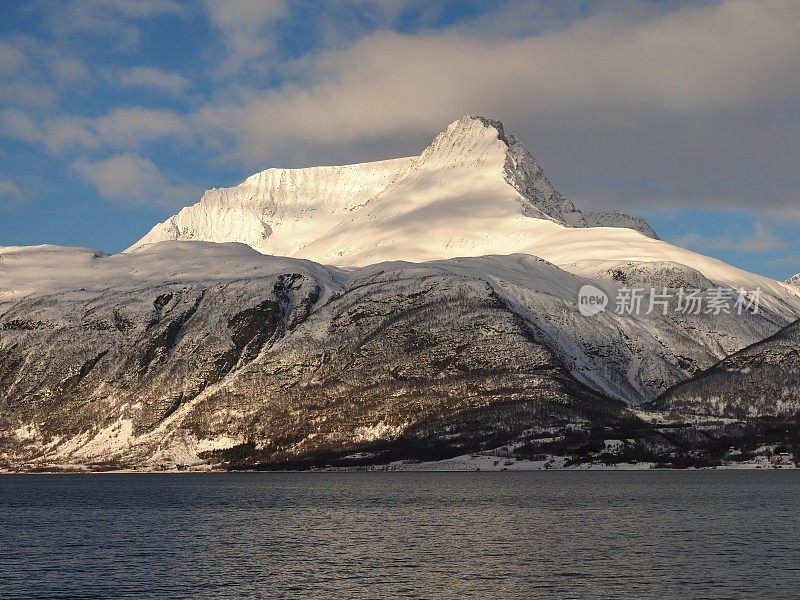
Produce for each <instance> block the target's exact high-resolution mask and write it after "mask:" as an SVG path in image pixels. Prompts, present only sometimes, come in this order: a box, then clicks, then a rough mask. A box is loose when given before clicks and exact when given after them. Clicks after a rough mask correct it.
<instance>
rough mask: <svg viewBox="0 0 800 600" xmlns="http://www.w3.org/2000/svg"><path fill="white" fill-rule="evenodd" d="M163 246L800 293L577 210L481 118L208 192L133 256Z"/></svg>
mask: <svg viewBox="0 0 800 600" xmlns="http://www.w3.org/2000/svg"><path fill="white" fill-rule="evenodd" d="M166 240H202V241H212V242H241V243H244V244H248V245H249V246H251V247H253V248H255V249H256V250H258V251H259V252H262V253H265V254H270V255H276V256H292V257H297V258H305V259H309V260H313V261H315V262H318V263H321V264H326V265H337V266H344V267H351V266H365V265H370V264H375V263H378V262H384V261H393V260H406V261H412V262H421V261H428V260H440V259H447V258H455V257H459V256H483V255H487V254H503V255H508V254H515V253H520V254H530V255H533V256H538V257H541V258H544V259H545V260H548V261H550V262H552V263H553V264H555V265H558V266H559V267H561V268H563V269H565V270H566V271H569V272H571V273H574V274H577V275H581V276H589V277H595V276H597V275H598V273H601V272H605V271H608V270H609V269H611V268H613V267H614V266H616V265H620V264H629V263H643V262H654V263H658V264H665V263H677V264H681V265H686V266H688V267H689V268H691V269H694V270H696V271H699V272H700V273H702V274H703V275H704V276H705V277H707V278H708V279H710V280H711V281H713V282H714V283H716V284H719V285H725V286H730V287H736V288H738V287H744V288H746V289H756V288H757V287H761V288H762V289H764V288H766V289H769V290H770V292H771V293H772V294H773V295H775V296H778V297H780V296H783V297H789V296H795V295H796V294H795V293H793V292H791V291H787V289H786V288H785V286H782V285H781V284H780V283H778V282H775V281H773V280H770V279H768V278H766V277H759V276H755V275H753V274H751V273H747V272H745V271H742V270H741V269H737V268H734V267H732V266H730V265H727V264H725V263H723V262H722V261H719V260H716V259H712V258H709V257H706V256H703V255H700V254H697V253H695V252H691V251H689V250H685V249H683V248H679V247H677V246H673V245H671V244H668V243H666V242H663V241H661V240H659V239H657V236H656V235H655V233H654V232H653V230H652V229H651V228H650V226H649V225H647V223H646V222H645V221H644V220H643V219H640V218H637V217H631V216H629V215H625V214H623V213H619V212H615V211H611V212H603V213H587V214H584V213H582V212H580V211H579V210H577V209H576V208H575V207H574V206H573V204H572V202H571V201H570V200H568V199H567V198H565V197H564V196H563V195H561V194H560V193H559V192H558V191H557V190H556V189H555V187H554V186H553V185H552V183H551V182H550V180H549V179H548V178H547V177H546V176H545V174H544V172H543V171H542V169H541V167H540V166H539V164H538V163H537V162H536V160H535V159H534V157H533V156H532V155H531V153H530V152H529V151H528V150H527V149H526V148H525V147H524V146H523V145H522V144H521V143H520V142H519V141H518V140H517V139H516V138H515V137H514V136H513V135H510V134H506V133H505V131H504V128H503V125H502V124H501V123H500V122H499V121H494V120H489V119H485V118H482V117H470V116H467V117H463V118H461V119H459V120H458V121H455V122H453V123H452V124H450V125H449V126H448V127H447V129H445V130H444V131H442V132H441V133H440V134H439V135H437V136H436V137H435V139H434V140H433V141H432V142H431V144H430V145H429V146H428V147H427V148H426V149H425V150H424V151H423V152H422V154H420V155H419V156H416V157H410V158H400V159H395V160H387V161H382V162H376V163H364V164H356V165H347V166H341V167H312V168H308V169H268V170H266V171H263V172H261V173H257V174H255V175H253V176H251V177H248V178H247V179H246V180H245V181H244V182H242V183H241V184H240V185H238V186H236V187H233V188H222V189H212V190H209V191H208V192H206V193H205V195H204V196H203V198H202V199H201V200H200V202H198V203H197V204H194V205H192V206H189V207H186V208H184V209H183V210H181V211H180V212H179V213H178V214H177V215H175V216H173V217H171V218H170V219H168V220H167V221H166V222H164V223H160V224H158V225H156V226H155V227H154V228H153V229H152V230H151V231H150V232H149V233H148V234H147V235H146V236H144V237H143V238H142V239H141V240H140V241H139V242H137V243H136V244H134V245H133V246H132V247H131V248H130V249H129V250H128V252H133V251H138V250H140V249H142V248H144V247H146V246H147V245H148V244H151V243H155V242H159V241H166ZM655 268H657V267H655ZM786 317H787V318H789V317H790V315H789V314H786Z"/></svg>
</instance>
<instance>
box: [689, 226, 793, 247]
mask: <svg viewBox="0 0 800 600" xmlns="http://www.w3.org/2000/svg"><path fill="white" fill-rule="evenodd" d="M675 243H676V244H678V245H679V246H686V247H689V248H695V249H698V250H723V251H733V252H750V253H754V254H765V253H767V252H774V251H775V250H782V249H784V248H786V247H787V245H788V244H787V242H786V241H785V240H782V239H780V238H778V237H776V236H775V235H774V234H773V233H772V231H771V230H770V228H769V227H768V226H767V225H766V223H763V222H757V223H756V224H755V225H754V226H753V231H752V232H750V233H749V234H746V235H740V236H735V235H731V234H728V235H722V236H717V237H708V236H705V235H701V234H699V233H689V234H687V235H685V236H683V237H681V238H680V239H679V240H677V241H676V242H675Z"/></svg>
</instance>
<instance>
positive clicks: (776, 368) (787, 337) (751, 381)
mask: <svg viewBox="0 0 800 600" xmlns="http://www.w3.org/2000/svg"><path fill="white" fill-rule="evenodd" d="M653 406H654V407H656V408H659V409H663V410H675V411H678V412H685V413H694V414H702V415H720V416H729V417H737V418H741V417H756V416H775V417H794V418H796V417H798V416H800V321H795V322H794V323H792V324H791V325H788V326H787V327H785V328H784V329H782V330H781V331H779V332H778V333H776V334H775V335H773V336H771V337H769V338H767V339H765V340H763V341H761V342H757V343H755V344H753V345H752V346H748V347H747V348H745V349H743V350H741V351H739V352H736V353H734V354H732V355H731V356H729V357H727V358H725V359H723V360H722V361H720V362H719V363H717V364H715V365H714V366H713V367H711V368H709V369H707V370H705V371H703V372H702V373H700V374H698V375H697V376H695V377H693V378H691V379H689V380H688V381H684V382H682V383H680V384H678V385H676V386H675V387H673V388H671V389H669V390H668V391H667V392H666V393H664V394H663V395H662V396H660V397H659V398H658V399H657V400H656V401H655V402H654V403H653Z"/></svg>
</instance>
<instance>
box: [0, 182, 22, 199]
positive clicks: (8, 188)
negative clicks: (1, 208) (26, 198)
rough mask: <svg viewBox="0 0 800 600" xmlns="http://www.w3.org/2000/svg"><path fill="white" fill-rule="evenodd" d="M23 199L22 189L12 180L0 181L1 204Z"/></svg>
mask: <svg viewBox="0 0 800 600" xmlns="http://www.w3.org/2000/svg"><path fill="white" fill-rule="evenodd" d="M21 197H22V190H21V189H20V187H19V186H18V185H17V184H16V183H14V182H13V181H11V180H10V179H0V202H4V201H7V200H11V201H16V200H19V199H20V198H21Z"/></svg>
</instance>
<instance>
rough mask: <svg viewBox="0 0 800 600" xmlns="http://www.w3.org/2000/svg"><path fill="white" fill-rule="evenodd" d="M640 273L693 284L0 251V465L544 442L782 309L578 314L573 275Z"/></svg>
mask: <svg viewBox="0 0 800 600" xmlns="http://www.w3.org/2000/svg"><path fill="white" fill-rule="evenodd" d="M653 281H658V282H661V283H662V284H663V285H669V286H682V285H687V284H690V285H704V286H708V285H709V284H710V281H709V280H707V279H705V278H704V276H702V275H701V274H699V273H698V272H696V271H693V270H691V269H689V268H688V267H685V266H683V265H676V264H671V263H630V264H625V265H618V266H616V267H614V268H613V269H611V270H609V271H603V272H602V273H601V274H600V275H597V276H595V277H594V278H588V277H586V276H578V275H574V274H572V273H569V272H567V271H565V270H563V269H561V268H559V267H558V266H556V265H553V264H552V263H549V262H548V261H545V260H543V259H539V258H536V257H532V256H528V255H509V256H487V257H475V258H459V259H448V260H440V261H432V262H427V263H408V262H390V263H381V264H377V265H371V266H367V267H363V268H359V269H349V270H342V269H338V268H336V267H326V266H322V265H319V264H316V263H313V262H311V261H306V260H301V259H294V258H283V257H273V256H265V255H262V254H260V253H258V252H256V251H254V250H253V249H252V248H250V247H248V246H246V245H244V244H217V243H206V242H163V243H160V244H155V245H152V246H149V247H147V248H145V249H143V250H142V251H140V252H135V253H130V254H118V255H113V256H108V255H105V254H103V253H99V252H95V251H91V250H83V249H74V248H60V247H52V246H45V247H31V248H2V249H0V289H2V290H5V291H4V293H3V294H0V390H2V394H0V467H2V464H3V463H6V464H8V465H12V466H13V465H20V464H22V465H31V464H36V463H47V464H54V465H65V464H89V463H91V464H94V465H95V468H102V464H101V463H103V462H104V461H105V462H108V461H112V462H113V463H114V464H117V465H153V464H157V463H161V462H168V463H170V464H174V463H185V464H196V463H198V462H202V461H203V460H204V459H203V456H206V455H205V454H203V453H207V452H215V451H223V450H225V451H226V450H229V449H231V448H234V447H237V446H239V445H241V444H251V445H252V447H253V448H256V449H258V452H259V453H260V454H259V456H261V457H262V458H264V459H268V460H279V459H282V458H287V457H288V458H296V457H303V456H309V455H313V454H315V453H319V452H325V451H331V450H336V449H338V450H343V449H348V448H349V449H358V448H361V447H362V446H364V445H365V444H366V445H369V444H373V443H376V442H381V443H388V442H392V443H394V442H397V441H398V440H406V442H408V440H411V439H413V440H414V442H413V444H414V445H415V446H417V445H418V446H419V447H428V446H430V447H437V448H439V449H440V450H442V448H449V447H450V446H448V444H453V443H455V442H454V440H455V439H456V438H455V437H454V434H453V431H454V430H458V431H461V434H459V436H460V437H458V438H457V439H458V444H457V445H458V446H459V448H461V447H462V446H463V448H467V449H469V448H473V449H474V448H480V447H485V444H490V443H494V444H497V445H501V444H505V443H509V442H513V441H515V440H516V441H519V439H520V436H522V437H524V436H526V435H534V434H535V435H545V434H546V436H552V434H553V431H554V430H557V431H561V430H563V429H565V428H567V429H569V428H572V429H574V428H575V427H578V428H591V427H594V426H597V425H599V424H601V423H605V422H607V421H609V420H610V421H614V422H615V420H619V419H622V420H625V419H627V418H633V417H632V416H631V415H630V412H629V411H627V409H626V408H625V406H626V404H634V405H635V404H638V403H640V402H642V401H646V400H650V399H653V398H655V397H656V396H657V395H658V394H660V393H661V392H663V391H664V390H666V389H667V388H669V387H670V386H672V385H673V384H675V383H678V382H680V381H683V380H685V379H687V378H689V377H691V376H692V375H694V374H696V373H698V372H700V371H701V370H702V369H704V368H706V367H708V366H711V365H712V364H714V363H715V362H716V361H718V360H719V359H721V358H723V357H725V356H727V355H728V354H730V353H732V352H734V351H736V350H738V349H740V348H742V347H744V346H746V345H748V344H751V343H753V342H755V341H758V340H761V339H763V338H764V337H766V336H768V335H770V334H772V333H773V332H775V331H777V330H778V329H779V328H780V327H781V326H783V325H785V324H786V322H787V320H786V319H785V318H784V317H783V316H782V315H781V313H780V312H778V311H775V310H773V309H772V308H769V306H775V307H779V308H780V309H781V310H782V311H784V312H788V313H793V315H794V316H793V317H792V318H796V315H797V314H800V301H796V302H794V303H793V302H791V298H789V301H784V300H782V299H780V298H776V297H774V296H768V298H767V300H769V302H766V305H765V308H764V310H763V312H761V313H759V314H746V315H742V316H740V315H736V314H724V313H723V314H719V315H713V314H699V315H681V314H668V315H665V316H664V315H660V314H658V313H654V314H650V315H647V314H643V315H640V316H632V315H618V314H615V313H614V312H605V313H602V314H599V315H596V316H593V317H585V316H583V315H582V314H581V313H580V311H579V309H578V301H577V298H578V292H579V290H580V289H581V288H582V286H584V285H587V284H592V285H594V286H596V287H597V288H599V289H602V290H605V291H606V293H607V294H609V296H613V295H614V294H615V293H616V291H617V290H618V289H619V288H620V287H623V286H628V285H648V286H649V285H650V282H653ZM795 298H797V297H795ZM626 415H627V416H626ZM432 423H439V425H437V426H436V427H433V426H432V425H431V424H432ZM432 427H433V428H432ZM431 428H432V429H431ZM553 428H555V429H553ZM537 432H538V433H537ZM542 432H545V433H542ZM397 443H399V442H397ZM408 443H411V442H408ZM354 451H355V450H354ZM98 465H99V466H98Z"/></svg>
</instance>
